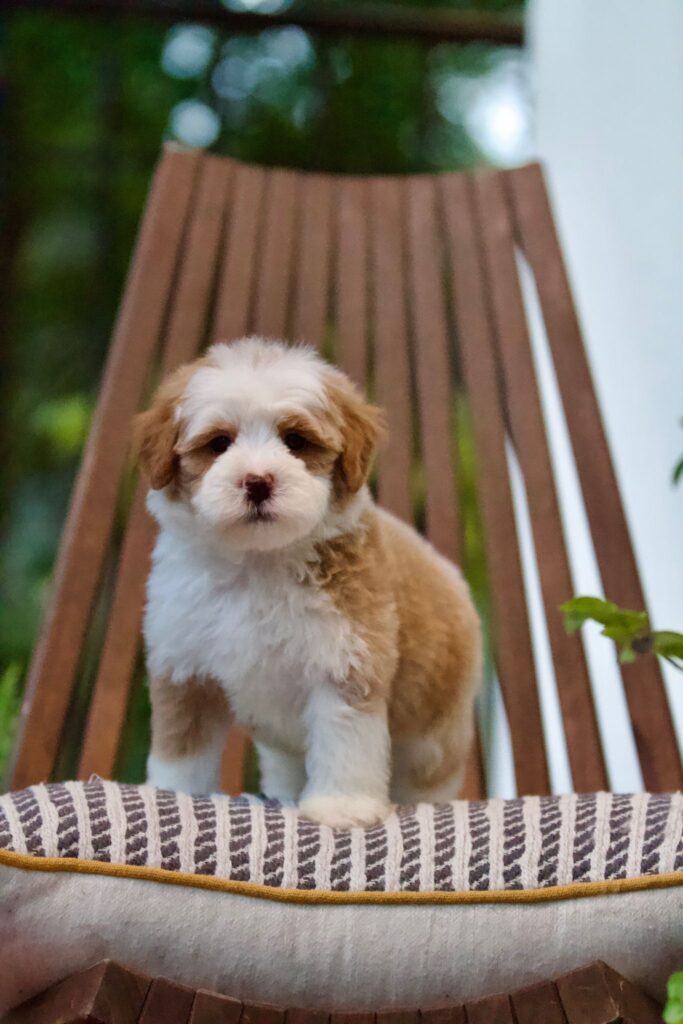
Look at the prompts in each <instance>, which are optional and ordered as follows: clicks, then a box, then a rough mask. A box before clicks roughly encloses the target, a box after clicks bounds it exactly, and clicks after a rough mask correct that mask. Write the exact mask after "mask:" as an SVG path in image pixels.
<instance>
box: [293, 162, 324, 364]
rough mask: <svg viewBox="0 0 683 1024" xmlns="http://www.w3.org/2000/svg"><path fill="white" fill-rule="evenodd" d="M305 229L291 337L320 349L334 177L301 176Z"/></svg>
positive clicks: (299, 242)
mask: <svg viewBox="0 0 683 1024" xmlns="http://www.w3.org/2000/svg"><path fill="white" fill-rule="evenodd" d="M299 189H300V192H301V199H300V202H301V213H300V217H301V226H300V228H299V230H298V232H297V246H296V257H297V268H296V273H295V275H294V276H295V282H296V283H295V291H294V316H293V322H292V332H291V337H292V340H293V341H304V342H306V343H307V344H309V345H314V346H315V348H318V349H319V348H320V347H321V345H322V341H323V336H324V333H325V326H326V323H327V317H328V313H329V304H330V303H329V299H330V270H331V262H332V247H333V239H332V233H331V228H332V178H331V177H330V176H329V175H323V174H302V175H300V183H299Z"/></svg>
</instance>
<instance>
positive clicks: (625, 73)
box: [0, 0, 683, 793]
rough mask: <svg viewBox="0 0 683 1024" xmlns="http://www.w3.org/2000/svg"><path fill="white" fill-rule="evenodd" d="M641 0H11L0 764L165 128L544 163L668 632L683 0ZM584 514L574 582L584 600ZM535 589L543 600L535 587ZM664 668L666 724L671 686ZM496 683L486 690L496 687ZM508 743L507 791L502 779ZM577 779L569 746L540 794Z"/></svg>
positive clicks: (292, 148) (478, 562)
mask: <svg viewBox="0 0 683 1024" xmlns="http://www.w3.org/2000/svg"><path fill="white" fill-rule="evenodd" d="M641 7H642V5H639V4H637V2H636V0H602V3H601V4H600V5H596V4H595V3H594V0H564V2H563V3H560V2H559V0H535V2H531V3H529V4H527V5H525V3H524V2H523V0H478V2H473V0H467V2H466V3H464V2H463V3H461V2H460V0H435V2H431V0H422V2H418V0H411V2H410V3H402V2H400V0H391V2H389V0H384V2H381V3H380V2H378V0H373V3H372V4H371V5H367V4H365V3H364V2H351V0H342V2H339V3H337V2H336V0H325V2H322V0H317V2H312V3H309V4H308V5H306V4H304V3H296V4H294V3H293V2H292V0H203V2H201V3H192V2H190V0H187V2H182V0H161V2H159V0H138V2H136V3H135V4H131V3H126V2H125V0H121V2H118V3H117V2H116V0H106V2H98V3H88V2H87V0H82V2H80V3H77V2H74V0H71V2H69V0H64V2H59V0H53V2H51V3H42V4H41V3H33V2H30V0H28V2H25V3H19V2H9V3H6V4H5V5H4V8H3V13H2V15H0V104H1V107H0V117H1V119H2V120H1V127H0V165H1V168H2V195H1V197H0V199H1V202H2V208H1V213H2V233H1V235H0V254H1V256H0V266H1V278H0V310H1V316H0V377H1V384H0V387H1V401H0V456H1V461H0V502H1V507H0V774H1V773H2V769H3V766H4V763H5V761H6V759H7V755H8V752H9V748H10V743H11V737H12V731H13V722H14V719H15V717H16V714H17V712H18V708H19V702H20V696H21V690H22V685H23V680H24V676H25V672H26V669H27V667H28V663H29V659H30V653H31V649H32V646H33V642H34V638H35V635H36V630H37V627H38V624H39V621H40V616H41V612H42V609H43V607H44V603H45V600H46V596H47V593H48V586H49V580H50V573H51V569H52V565H53V561H54V557H55V552H56V546H57V543H58V539H59V534H60V530H61V526H62V523H63V520H64V516H65V513H66V508H67V503H68V497H69V493H70V490H71V487H72V484H73V480H74V475H75V471H76V469H77V466H78V460H79V455H80V452H81V449H82V445H83V441H84V438H85V435H86V432H87V428H88V422H89V419H90V416H91V413H92V410H93V407H94V402H95V399H96V394H97V387H98V381H99V375H100V372H101V369H102V364H103V360H104V356H105V353H106V350H107V345H108V340H109V335H110V331H111V326H112V322H113V319H114V315H115V311H116V306H117V302H118V299H119V296H120V293H121V288H122V284H123V280H124V275H125V272H126V268H127V264H128V259H129V256H130V252H131V248H132V244H133V241H134V236H135V231H136V226H137V223H138V220H139V216H140V213H141V209H142V206H143V202H144V198H145V194H146V190H147V186H148V183H149V179H150V175H151V171H152V168H153V165H154V163H155V160H156V158H157V156H158V153H159V148H160V146H161V144H162V143H163V141H164V140H175V141H177V142H180V143H184V144H186V145H189V146H201V147H207V148H209V149H211V150H213V151H215V152H218V153H225V154H230V155H232V156H236V157H239V158H241V159H244V160H247V161H253V162H257V163H263V164H277V165H284V166H291V167H298V168H307V169H316V170H328V171H341V172H357V173H358V172H359V173H363V172H368V173H369V172H386V173H403V172H415V171H440V170H446V169H449V170H452V169H461V168H467V167H472V166H479V165H492V166H514V165H517V164H522V163H525V162H528V161H529V160H530V159H533V158H536V157H538V156H539V155H540V156H542V157H543V158H544V160H545V161H546V163H547V165H548V167H549V171H550V184H551V187H552V189H553V192H554V198H555V200H556V212H557V216H558V219H559V225H560V229H561V233H562V236H563V239H564V241H565V244H566V246H567V253H568V259H569V265H570V270H571V271H572V276H573V279H574V284H575V287H576V291H577V300H578V304H579V310H580V312H581V315H582V319H583V322H584V326H585V327H586V330H587V337H588V346H589V355H590V358H591V362H592V365H593V369H594V372H595V374H596V379H597V386H598V391H599V393H600V397H601V399H602V401H603V407H604V410H605V416H606V424H607V429H608V434H609V436H610V440H611V442H612V445H613V448H614V451H615V458H616V463H617V470H618V473H619V477H620V480H621V483H622V486H623V487H624V490H625V493H626V499H627V512H628V514H629V518H630V522H631V526H632V528H633V529H634V533H635V541H636V549H637V554H638V555H639V556H640V559H641V564H642V565H643V570H644V576H645V586H646V592H647V596H648V600H649V602H650V605H651V607H652V610H653V613H654V614H653V618H655V621H656V622H657V624H658V625H660V626H661V627H671V628H683V597H682V596H681V595H682V593H683V588H682V587H681V585H680V583H681V569H682V568H683V546H682V544H681V530H680V514H681V500H680V495H677V494H675V493H673V492H672V489H671V486H670V467H671V465H672V464H673V463H674V462H675V459H676V456H677V455H680V449H683V432H681V431H680V428H679V426H678V422H677V421H678V419H679V417H680V415H681V414H682V413H683V395H682V394H681V381H683V355H682V354H681V353H683V346H682V345H681V344H680V341H681V339H680V317H678V318H677V317H676V315H675V314H676V311H675V305H676V302H677V301H679V300H677V299H676V298H675V296H676V295H677V294H678V293H679V292H680V280H678V283H676V279H675V277H674V275H675V274H678V275H680V266H681V265H682V263H681V257H682V256H683V251H682V249H683V200H682V198H681V195H682V192H683V190H681V189H680V181H681V180H683V177H682V175H683V128H682V125H683V119H681V117H680V109H681V108H680V104H681V101H682V100H683V68H682V66H681V55H680V53H678V52H677V51H676V44H677V41H678V42H680V39H681V38H683V19H682V7H683V5H680V3H678V2H677V0H654V2H653V3H652V4H650V5H648V11H647V13H645V12H643V11H642V10H641ZM325 11H327V12H335V13H337V14H339V13H340V12H343V11H347V12H351V15H352V19H353V18H356V19H359V20H360V21H362V20H363V16H364V15H366V16H368V17H372V18H375V19H380V20H381V18H382V17H383V16H391V15H394V14H395V15H396V16H397V17H399V18H400V16H401V15H403V16H404V17H405V16H406V15H409V16H411V17H412V15H413V14H414V15H415V18H416V20H415V23H414V30H413V31H411V32H403V33H402V34H401V35H397V36H395V37H393V38H391V37H384V38H382V37H381V36H378V35H365V34H361V33H359V34H355V35H352V34H350V33H348V32H343V31H340V32H338V33H329V32H327V31H320V30H319V29H316V27H315V21H316V18H318V19H319V18H320V17H321V12H322V16H323V18H324V14H325ZM411 12H412V13H411ZM239 13H241V14H243V15H263V16H266V15H271V16H275V17H280V16H283V17H284V16H286V15H288V14H289V16H290V17H292V16H295V15H296V16H301V18H302V20H303V21H304V23H306V24H307V27H305V28H304V27H295V26H292V25H291V24H290V25H287V24H286V23H282V24H280V23H278V24H274V25H264V27H261V26H260V25H258V24H256V25H255V24H253V19H252V22H249V24H248V26H247V27H246V28H244V27H242V26H238V25H236V24H234V23H233V22H229V21H228V19H227V15H229V14H239ZM458 13H464V14H466V15H467V17H468V18H469V19H470V24H471V26H472V32H471V33H470V34H471V36H472V38H469V39H465V40H463V41H460V42H453V41H448V42H444V41H442V40H440V39H439V32H438V30H437V27H438V22H439V18H440V17H441V16H442V15H444V14H458ZM199 15H201V16H202V17H201V18H200V17H199ZM307 18H308V19H309V21H310V22H311V24H308V23H307V22H306V19H307ZM430 19H431V21H430ZM430 26H432V28H430ZM536 330H538V331H542V326H541V325H539V324H537V325H536ZM550 419H551V420H552V416H551V417H550ZM550 426H551V428H552V429H554V428H553V424H552V422H551V423H550ZM557 430H558V431H560V430H561V426H558V427H557ZM561 448H562V445H561V441H560V442H558V450H559V455H558V467H559V468H558V472H559V473H560V475H561V476H562V474H564V475H565V476H566V478H567V484H566V488H565V494H564V497H565V499H566V502H568V505H569V507H571V502H572V486H574V484H573V481H572V478H571V470H570V468H568V467H567V468H566V472H565V470H564V469H563V465H564V464H563V462H562V452H561ZM471 502H472V508H471V509H470V510H469V512H467V515H468V517H469V518H468V522H470V524H471V535H470V538H469V544H468V558H469V565H468V567H467V568H468V573H469V575H470V578H471V579H472V581H473V583H474V586H475V590H476V591H477V597H478V599H479V601H480V604H482V605H485V602H486V596H485V592H484V589H483V587H484V584H483V574H484V566H483V560H482V557H481V554H480V543H479V540H478V537H477V536H476V528H477V527H476V523H477V518H476V508H475V497H474V490H472V496H471ZM580 532H581V531H580V530H578V531H577V552H576V556H575V557H576V576H577V579H576V582H577V592H581V591H584V592H586V591H587V592H590V593H599V592H600V584H599V579H596V578H594V577H595V576H596V573H595V569H594V563H592V562H591V560H590V559H591V556H590V555H589V554H588V553H584V554H582V551H581V543H582V542H581V537H580ZM588 546H589V545H588ZM582 566H583V568H582ZM591 573H592V574H593V575H591ZM567 596H568V597H569V596H571V595H567ZM608 596H609V595H608ZM530 602H531V605H532V614H533V594H532V595H531V596H530ZM589 654H590V655H591V658H592V659H594V665H597V667H598V670H599V671H600V672H604V674H605V678H606V679H607V680H609V678H610V673H612V676H613V677H614V678H613V682H612V683H611V684H609V686H611V689H610V688H609V686H608V684H607V683H606V689H605V694H606V695H607V702H608V703H607V704H606V706H605V709H604V712H603V718H604V720H605V721H609V720H611V719H615V720H616V726H614V728H615V729H616V732H615V737H616V739H615V743H616V749H621V753H618V754H615V759H614V764H613V765H612V766H611V769H612V771H613V773H618V771H619V770H621V769H622V768H623V773H622V774H623V783H622V785H623V786H624V787H626V788H628V787H629V786H630V787H631V788H636V787H637V783H638V777H637V774H638V769H637V765H636V764H635V759H634V758H630V759H629V757H630V755H629V750H631V748H632V740H631V739H630V738H629V737H630V730H629V726H628V723H627V721H626V717H625V709H624V708H623V699H622V698H621V697H620V689H619V684H618V681H617V679H616V674H615V671H614V666H613V654H612V652H611V651H609V650H608V649H607V644H606V643H605V641H601V642H600V644H598V645H594V651H593V653H591V652H590V651H589ZM541 658H542V654H541ZM541 670H543V665H542V664H541ZM668 683H669V686H670V688H671V694H672V702H673V704H674V711H675V714H676V716H677V720H678V723H679V726H680V725H681V723H683V704H682V703H681V700H680V691H681V690H683V686H681V684H680V682H679V683H678V684H677V688H676V684H675V682H674V681H673V680H672V679H671V678H670V677H668ZM674 691H675V692H674ZM491 693H492V698H491V699H492V701H494V703H495V699H496V697H495V687H493V689H492V690H491ZM136 699H137V704H136V706H135V708H134V709H132V711H131V728H130V730H129V732H130V735H129V737H128V739H127V741H126V749H125V750H123V751H122V755H121V758H122V760H121V765H120V776H121V777H122V778H124V779H131V780H132V779H139V778H140V777H141V775H142V771H143V768H142V766H143V761H144V754H145V748H146V742H147V738H146V737H147V733H146V728H147V726H146V721H147V707H146V703H145V697H144V693H143V692H142V690H141V691H140V693H139V695H138V697H137V698H136ZM620 702H621V703H620ZM608 705H609V706H608ZM620 709H621V710H620ZM549 714H550V716H551V718H552V714H553V710H552V707H551V708H550V711H549ZM620 716H621V718H620ZM76 717H77V714H76ZM501 728H502V729H503V732H504V723H503V725H502V726H501ZM504 740H505V737H504V736H503V738H502V747H503V754H502V763H503V768H502V769H501V776H500V778H501V781H500V784H499V787H498V788H499V790H500V792H501V793H504V792H506V789H507V788H508V786H509V781H506V779H508V780H509V772H508V773H507V774H506V772H505V770H504V764H505V763H506V757H507V760H508V762H509V756H508V755H507V754H506V753H505V749H504V748H505V742H504ZM624 749H625V750H626V754H625V755H624V753H623V750H624ZM624 758H625V760H624ZM67 760H68V757H67ZM620 766H621V767H620ZM494 767H495V766H494ZM569 785H570V779H569V777H568V775H567V770H566V759H565V761H563V760H562V756H560V757H559V760H558V761H557V763H556V764H555V766H554V786H555V788H557V789H566V788H569ZM493 788H494V790H495V788H496V787H495V785H494V787H493Z"/></svg>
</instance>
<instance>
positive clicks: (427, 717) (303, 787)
mask: <svg viewBox="0 0 683 1024" xmlns="http://www.w3.org/2000/svg"><path fill="white" fill-rule="evenodd" d="M382 429H383V427H382V415H381V412H380V411H379V410H378V409H377V408H376V407H374V406H372V405H369V404H368V403H367V402H366V401H365V400H364V399H363V398H362V397H361V395H360V394H359V392H358V391H357V390H356V388H355V387H354V386H353V385H352V384H351V382H350V381H349V380H348V379H347V378H346V377H345V376H344V375H343V374H342V373H341V372H340V371H339V370H336V369H334V368H332V367H331V366H329V365H327V364H326V363H325V362H323V360H322V359H320V358H319V357H318V355H317V354H316V353H315V352H313V351H312V350H310V349H307V348H302V347H288V346H286V345H284V344H281V343H278V342H267V341H263V340H261V339H259V338H245V339H243V340H242V341H238V342H235V343H233V344H230V345H227V344H219V345H214V346H213V347H212V348H210V349H209V350H208V352H207V354H206V355H205V356H203V357H202V358H201V359H198V360H197V361H196V362H194V363H192V364H191V365H189V366H184V367H181V368H180V369H179V370H177V371H176V372H175V373H173V374H172V375H171V376H170V377H169V378H168V379H167V380H166V381H165V382H164V383H163V384H162V385H161V387H160V388H159V390H158V392H157V394H156V396H155V398H154V401H153V404H152V406H151V408H150V409H149V410H148V411H147V412H144V413H142V414H141V415H140V416H139V417H138V418H137V422H136V435H137V447H138V451H139V460H140V464H141V468H142V470H143V472H144V474H145V475H146V477H147V479H148V481H149V484H150V487H151V491H150V494H149V499H148V507H149V509H150V511H151V513H152V515H153V516H154V517H155V518H156V520H157V521H158V524H159V527H160V529H159V533H158V538H157V542H156V547H155V549H154V556H153V564H152V570H151V574H150V577H149V581H148V588H147V606H146V613H145V625H144V632H145V640H146V647H147V660H148V669H149V676H150V686H151V696H152V748H151V753H150V756H149V761H148V779H149V781H150V782H151V783H153V784H154V785H157V786H163V787H168V788H172V789H179V790H184V791H187V792H193V793H209V792H213V791H216V790H218V789H219V764H220V759H221V753H222V749H223V746H224V743H225V733H226V728H227V725H228V722H229V718H230V716H233V717H234V719H235V720H236V721H237V722H239V724H240V725H241V726H242V727H243V728H244V729H245V730H246V731H247V732H248V733H249V735H250V736H251V737H252V738H253V740H254V743H255V745H256V748H257V750H258V754H259V761H260V768H261V786H262V790H263V792H264V793H266V795H267V796H269V797H273V798H277V799H279V800H282V801H299V803H300V810H301V813H302V814H303V815H304V816H306V817H308V818H310V819H312V820H314V821H318V822H322V823H324V824H327V825H331V826H337V827H351V826H355V825H372V824H375V823H377V822H380V821H382V820H383V819H384V818H385V817H386V815H387V813H388V810H389V807H390V801H398V802H400V803H404V802H414V801H418V800H428V801H435V800H447V799H452V798H453V797H455V796H456V794H457V792H458V788H459V785H460V782H461V778H462V774H463V768H464V763H465V759H466V755H467V752H468V748H469V746H470V742H471V739H472V730H473V702H474V697H475V692H476V689H477V684H478V680H479V675H480V664H481V638H480V627H479V621H478V618H477V614H476V612H475V610H474V607H473V604H472V601H471V599H470V595H469V591H468V588H467V586H466V584H465V582H464V581H463V578H462V576H461V575H460V572H459V571H458V569H457V568H456V567H455V566H454V565H451V564H450V563H449V562H447V561H446V560H445V559H444V558H442V557H441V556H440V555H439V554H437V552H436V551H435V550H434V549H433V548H432V547H431V546H430V545H429V544H427V542H426V541H424V540H423V539H422V538H421V537H420V536H418V534H417V533H415V532H414V531H413V530H412V529H411V528H410V527H408V526H406V525H405V524H404V523H402V522H400V521H399V520H398V519H396V518H395V517H394V516H392V515H390V514H389V513H388V512H386V511H383V510H382V509H380V508H378V507H377V506H376V505H375V504H374V502H373V500H372V498H371V496H370V493H369V490H368V487H367V479H368V473H369V470H370V466H371V462H372V457H373V454H374V452H375V448H376V446H377V443H378V440H379V439H380V436H381V434H382Z"/></svg>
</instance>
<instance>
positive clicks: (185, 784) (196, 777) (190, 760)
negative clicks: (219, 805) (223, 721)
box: [147, 736, 225, 793]
mask: <svg viewBox="0 0 683 1024" xmlns="http://www.w3.org/2000/svg"><path fill="white" fill-rule="evenodd" d="M224 745H225V736H220V737H219V738H218V739H217V740H214V741H213V742H211V743H210V744H208V745H207V746H206V747H205V748H204V749H203V750H202V751H200V752H199V753H198V754H194V755H193V756H192V757H181V758H178V759H177V760H176V761H164V760H163V759H162V758H160V757H157V756H156V755H155V754H150V755H149V757H148V758H147V781H148V782H149V783H150V784H151V785H152V786H158V787H159V788H160V789H178V790H180V791H181V792H184V793H217V792H218V791H219V790H220V788H221V783H220V765H221V754H222V753H223V747H224Z"/></svg>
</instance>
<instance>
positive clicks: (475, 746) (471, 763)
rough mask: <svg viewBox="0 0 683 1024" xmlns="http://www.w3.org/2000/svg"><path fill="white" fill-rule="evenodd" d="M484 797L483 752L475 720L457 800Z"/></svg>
mask: <svg viewBox="0 0 683 1024" xmlns="http://www.w3.org/2000/svg"><path fill="white" fill-rule="evenodd" d="M485 797H486V774H485V772H484V753H483V748H482V742H481V733H480V730H479V723H478V722H477V721H475V726H474V741H473V743H472V747H471V749H470V752H469V754H468V755H467V762H466V764H465V776H464V778H463V782H462V788H461V790H460V792H459V793H458V799H459V800H483V799H485Z"/></svg>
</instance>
